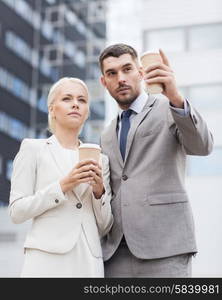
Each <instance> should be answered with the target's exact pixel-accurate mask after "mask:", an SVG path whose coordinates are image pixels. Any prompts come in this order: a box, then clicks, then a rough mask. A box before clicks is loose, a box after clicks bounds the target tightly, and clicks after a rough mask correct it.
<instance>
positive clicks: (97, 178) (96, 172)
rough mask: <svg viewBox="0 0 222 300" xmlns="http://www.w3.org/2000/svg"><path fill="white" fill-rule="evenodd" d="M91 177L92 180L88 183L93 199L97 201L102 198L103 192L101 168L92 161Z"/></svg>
mask: <svg viewBox="0 0 222 300" xmlns="http://www.w3.org/2000/svg"><path fill="white" fill-rule="evenodd" d="M91 171H92V173H91V175H92V177H93V179H92V180H91V181H90V185H91V186H92V190H93V194H94V196H95V198H97V199H99V198H101V197H102V195H103V193H104V192H105V188H104V185H103V176H102V168H101V166H100V165H99V164H98V163H97V162H96V161H93V165H92V166H91Z"/></svg>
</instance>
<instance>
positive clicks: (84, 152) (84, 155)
mask: <svg viewBox="0 0 222 300" xmlns="http://www.w3.org/2000/svg"><path fill="white" fill-rule="evenodd" d="M100 153H101V148H100V146H99V145H97V144H81V145H80V146H79V161H81V160H85V159H94V160H96V161H97V162H99V160H100Z"/></svg>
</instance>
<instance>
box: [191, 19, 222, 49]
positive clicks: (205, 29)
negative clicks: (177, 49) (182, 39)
mask: <svg viewBox="0 0 222 300" xmlns="http://www.w3.org/2000/svg"><path fill="white" fill-rule="evenodd" d="M221 36H222V24H215V25H207V26H201V27H193V28H191V29H190V34H189V48H190V50H197V49H221V48H222V38H221Z"/></svg>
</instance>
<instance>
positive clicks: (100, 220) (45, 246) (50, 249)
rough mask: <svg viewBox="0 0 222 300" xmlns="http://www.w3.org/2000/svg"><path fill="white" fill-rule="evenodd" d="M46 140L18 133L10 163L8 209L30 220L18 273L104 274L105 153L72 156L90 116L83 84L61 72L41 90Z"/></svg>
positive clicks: (107, 216)
mask: <svg viewBox="0 0 222 300" xmlns="http://www.w3.org/2000/svg"><path fill="white" fill-rule="evenodd" d="M48 112H49V115H48V116H49V128H50V130H51V132H52V133H53V134H52V135H51V137H50V138H48V139H24V140H23V141H22V143H21V147H20V150H19V152H18V153H17V155H16V157H15V159H14V162H13V172H12V178H11V192H10V204H9V214H10V216H11V219H12V221H13V222H14V223H22V222H25V221H26V220H30V219H32V226H31V228H30V231H29V232H28V234H27V237H26V240H25V243H24V250H25V259H24V265H23V269H22V273H21V277H103V276H104V269H103V260H102V250H101V245H100V238H101V237H103V236H104V235H106V233H107V232H108V231H109V230H110V228H111V226H112V222H113V217H112V213H111V206H110V199H111V191H110V186H109V164H108V158H107V157H106V156H105V155H103V154H101V159H100V163H96V162H95V161H94V160H85V161H82V162H79V160H78V146H79V144H80V143H81V141H80V140H79V138H78V136H79V132H80V130H81V127H82V126H83V124H84V122H85V121H86V119H87V118H88V114H89V93H88V89H87V86H86V85H85V83H84V82H83V81H81V80H79V79H77V78H67V77H64V78H62V79H60V80H59V81H57V82H56V83H55V84H54V85H53V86H52V87H51V89H50V91H49V94H48Z"/></svg>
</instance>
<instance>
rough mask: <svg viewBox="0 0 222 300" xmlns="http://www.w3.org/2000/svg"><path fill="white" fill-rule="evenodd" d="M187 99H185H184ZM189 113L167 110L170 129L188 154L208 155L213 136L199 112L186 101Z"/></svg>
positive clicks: (211, 148) (211, 146)
mask: <svg viewBox="0 0 222 300" xmlns="http://www.w3.org/2000/svg"><path fill="white" fill-rule="evenodd" d="M186 101H187V100H186ZM187 105H188V107H189V114H188V115H187V116H182V115H181V114H178V113H177V112H176V111H175V110H173V109H171V110H170V112H169V122H170V127H171V128H170V129H171V131H172V132H173V134H174V135H175V136H176V138H177V139H178V141H179V143H180V144H181V145H182V146H183V148H184V150H185V152H186V154H188V155H201V156H204V155H208V154H210V153H211V152H212V150H213V136H212V133H211V132H210V130H209V129H208V127H207V124H206V122H205V121H204V119H203V118H202V116H201V115H200V114H199V112H198V111H197V110H196V109H195V108H194V107H192V106H191V104H190V103H189V102H188V101H187Z"/></svg>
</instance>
